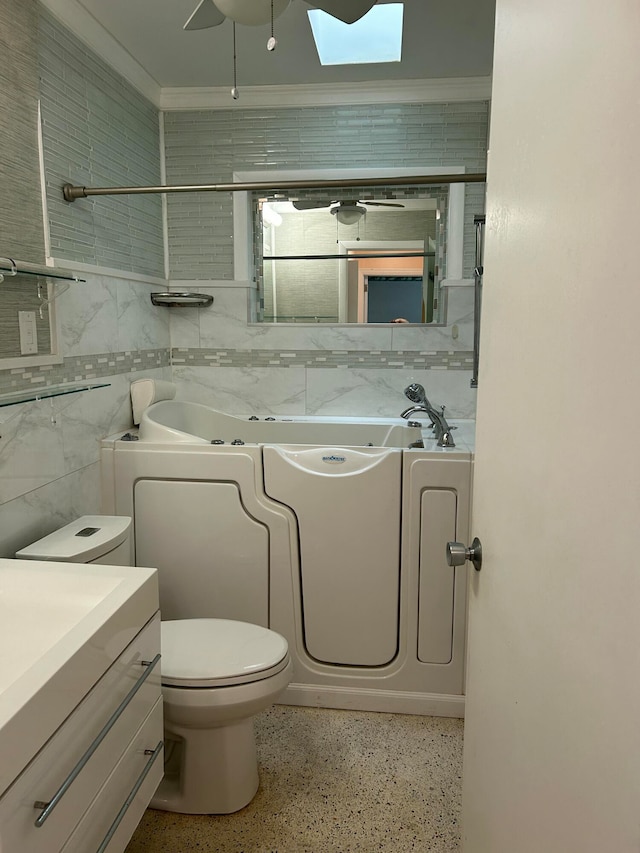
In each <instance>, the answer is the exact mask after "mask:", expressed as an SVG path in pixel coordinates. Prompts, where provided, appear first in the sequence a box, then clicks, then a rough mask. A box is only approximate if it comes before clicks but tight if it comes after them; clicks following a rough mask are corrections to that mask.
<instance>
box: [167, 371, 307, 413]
mask: <svg viewBox="0 0 640 853" xmlns="http://www.w3.org/2000/svg"><path fill="white" fill-rule="evenodd" d="M173 375H174V381H175V382H176V384H177V385H178V396H179V398H180V399H182V400H190V401H192V402H194V403H203V404H205V405H207V406H212V407H213V408H214V409H219V410H221V411H223V412H228V413H229V414H232V415H250V414H264V415H268V414H272V415H302V414H304V413H305V409H304V406H305V403H304V400H305V368H303V367H300V368H297V367H293V368H291V367H289V368H277V367H274V368H239V367H223V368H220V367H180V366H177V365H176V366H174V368H173Z"/></svg>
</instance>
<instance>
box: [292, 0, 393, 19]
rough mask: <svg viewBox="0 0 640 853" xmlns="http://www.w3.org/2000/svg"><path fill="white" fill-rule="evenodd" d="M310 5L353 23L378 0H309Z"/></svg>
mask: <svg viewBox="0 0 640 853" xmlns="http://www.w3.org/2000/svg"><path fill="white" fill-rule="evenodd" d="M307 2H308V3H309V5H310V6H314V7H315V8H316V9H322V11H323V12H326V13H327V14H328V15H331V16H332V17H333V18H338V20H339V21H344V23H345V24H353V23H355V22H356V21H358V20H360V18H362V17H364V15H366V14H367V12H368V11H369V10H370V9H373V7H374V6H375V5H376V0H307Z"/></svg>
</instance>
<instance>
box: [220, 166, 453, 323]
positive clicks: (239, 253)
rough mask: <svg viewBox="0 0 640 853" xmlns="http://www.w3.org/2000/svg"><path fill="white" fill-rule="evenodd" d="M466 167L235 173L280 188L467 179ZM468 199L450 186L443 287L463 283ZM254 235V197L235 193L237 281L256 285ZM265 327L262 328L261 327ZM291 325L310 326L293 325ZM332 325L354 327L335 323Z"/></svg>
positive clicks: (245, 180) (253, 318)
mask: <svg viewBox="0 0 640 853" xmlns="http://www.w3.org/2000/svg"><path fill="white" fill-rule="evenodd" d="M465 171H466V169H465V167H464V166H436V167H434V166H430V167H424V168H423V169H418V168H395V169H391V168H389V169H278V170H271V171H255V170H253V171H244V170H243V171H238V172H234V173H233V182H234V183H255V182H259V181H264V182H269V183H273V184H274V185H275V184H277V183H278V182H279V181H305V180H309V181H321V180H327V181H331V180H346V181H348V180H350V179H352V178H353V179H361V178H372V179H376V178H384V177H390V178H397V177H402V178H404V177H419V176H420V175H442V174H449V175H463V174H464V173H465ZM464 197H465V184H463V183H460V184H449V203H448V209H447V277H446V279H443V281H442V282H441V285H447V284H449V283H451V282H452V281H460V280H461V279H462V271H463V250H464ZM252 268H253V233H252V216H251V193H249V192H245V191H243V192H240V191H239V192H234V193H233V279H234V281H236V282H246V283H247V284H248V285H249V287H250V286H251V281H252ZM249 317H250V319H249V322H256V307H255V304H253V303H251V304H250V306H249ZM261 325H262V324H261ZM287 325H306V324H304V323H298V324H295V323H292V324H287ZM329 325H353V324H347V323H339V324H336V323H332V324H329Z"/></svg>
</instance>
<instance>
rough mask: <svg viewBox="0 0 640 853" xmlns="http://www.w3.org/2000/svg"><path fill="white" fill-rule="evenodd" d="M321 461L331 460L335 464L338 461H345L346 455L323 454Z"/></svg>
mask: <svg viewBox="0 0 640 853" xmlns="http://www.w3.org/2000/svg"><path fill="white" fill-rule="evenodd" d="M322 461H323V462H331V463H332V464H334V465H336V464H338V463H339V462H346V461H347V457H346V456H323V457H322Z"/></svg>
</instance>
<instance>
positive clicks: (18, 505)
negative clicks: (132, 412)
mask: <svg viewBox="0 0 640 853" xmlns="http://www.w3.org/2000/svg"><path fill="white" fill-rule="evenodd" d="M99 512H100V466H99V465H98V464H97V463H95V464H93V465H90V466H88V467H87V468H82V469H80V470H79V471H73V472H72V473H70V474H67V475H66V476H64V477H61V478H60V479H57V480H55V481H54V482H52V483H49V484H47V485H46V486H43V487H41V488H39V489H35V490H34V491H31V492H29V493H28V494H25V495H22V496H20V497H17V498H14V499H13V500H11V501H9V502H8V503H5V504H2V505H0V557H8V558H12V557H14V556H15V553H16V551H19V550H20V548H24V547H25V546H26V545H30V544H31V543H32V542H36V541H37V540H38V539H41V538H42V537H43V536H47V534H49V533H51V532H52V531H54V530H57V529H58V528H59V527H63V526H64V525H65V524H68V523H69V522H70V521H73V520H74V519H75V518H78V517H80V516H81V515H93V514H96V513H99Z"/></svg>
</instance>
